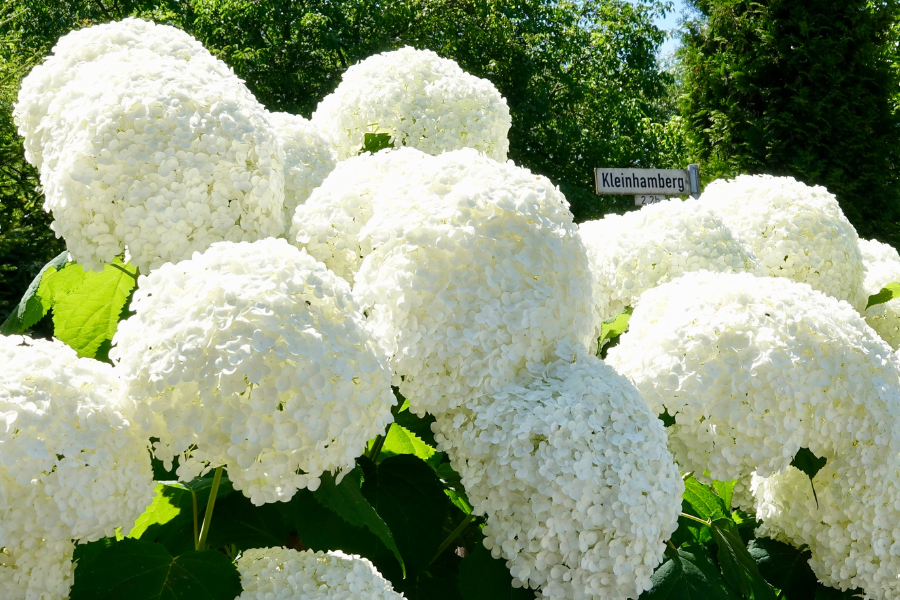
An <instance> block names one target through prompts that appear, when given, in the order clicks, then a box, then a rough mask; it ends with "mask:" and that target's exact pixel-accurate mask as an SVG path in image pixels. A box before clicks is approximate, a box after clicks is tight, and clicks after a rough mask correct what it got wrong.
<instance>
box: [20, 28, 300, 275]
mask: <svg viewBox="0 0 900 600" xmlns="http://www.w3.org/2000/svg"><path fill="white" fill-rule="evenodd" d="M92 29H93V28H92ZM76 33H80V32H76ZM71 35H75V34H71ZM83 38H87V39H83ZM64 41H65V42H66V43H63V42H60V44H59V45H58V48H63V49H67V50H71V49H72V48H74V47H80V45H79V44H90V42H91V39H90V37H89V36H85V35H82V36H80V37H78V38H77V39H76V40H64ZM75 42H78V43H77V44H76V43H75ZM76 54H77V53H76ZM175 54H177V53H175ZM55 59H57V56H56V55H54V56H52V57H50V59H49V60H48V64H51V67H50V68H48V70H50V71H56V70H59V69H61V68H62V66H60V65H57V64H53V63H54V61H55ZM57 62H62V63H65V62H66V59H64V58H62V57H59V60H58V61H57ZM211 64H212V63H210V61H209V60H196V61H195V60H185V59H184V57H182V56H180V55H178V56H172V55H170V54H159V53H157V52H155V51H154V49H150V48H145V47H142V46H140V45H127V44H126V45H124V46H122V47H121V49H119V50H118V51H115V52H113V51H106V52H102V53H100V54H98V55H97V56H96V58H94V59H93V60H91V61H90V62H84V63H79V65H78V67H77V68H75V69H73V71H72V75H71V77H70V78H68V81H66V83H65V84H64V85H62V86H61V87H59V88H58V89H55V88H50V89H44V88H42V87H40V86H41V84H42V83H47V84H48V85H49V84H50V83H53V81H52V80H53V78H52V77H50V78H47V77H43V75H44V74H46V70H45V71H39V70H37V69H36V70H35V72H33V73H32V74H30V75H29V76H28V77H26V80H25V82H24V84H23V88H22V91H21V92H20V95H19V100H18V103H17V104H16V109H15V110H16V120H17V124H18V125H19V128H20V131H21V133H22V134H23V135H24V136H25V143H26V145H27V146H28V147H31V148H39V149H40V150H39V154H40V157H39V159H35V164H37V165H38V166H39V167H40V173H41V183H42V185H43V186H44V194H45V205H44V208H45V209H46V210H48V211H50V212H52V213H53V216H54V222H53V225H52V228H53V230H54V231H55V232H56V234H57V235H58V236H60V237H63V238H65V240H66V245H67V247H68V248H69V251H70V252H71V253H72V254H73V256H74V257H75V258H76V259H77V260H78V262H79V263H81V264H83V265H85V266H86V267H87V268H91V269H95V270H97V269H100V268H101V267H102V265H103V264H105V263H108V262H110V261H111V260H112V259H113V257H115V256H116V255H118V254H120V253H121V252H122V251H123V250H124V249H126V248H127V249H128V250H129V251H130V253H131V256H132V260H133V261H134V262H133V264H134V265H135V266H136V267H138V268H139V269H140V270H141V271H143V272H147V271H149V270H150V269H153V268H156V267H158V266H159V265H161V264H163V263H165V262H170V261H178V260H181V259H184V258H187V257H190V256H191V254H192V253H193V252H194V251H198V250H199V251H202V250H204V249H206V248H207V247H209V245H210V244H212V243H214V242H216V241H221V240H229V241H252V240H256V239H259V238H261V237H269V236H277V235H281V234H282V233H284V227H285V226H284V215H283V202H284V181H283V156H284V152H283V150H282V148H281V144H280V143H279V142H278V140H277V138H276V135H275V133H274V131H273V130H272V128H271V127H270V125H269V123H268V121H267V119H266V111H265V109H264V108H263V107H262V105H260V104H259V103H258V102H257V101H256V100H255V98H253V95H252V94H251V93H250V92H249V90H247V88H246V87H245V86H244V85H243V83H242V82H241V81H240V80H239V79H237V78H236V77H234V76H233V75H230V76H226V73H225V72H222V70H221V69H219V70H217V69H215V68H212V67H211V66H210V65H211ZM32 78H35V79H36V80H35V81H32ZM64 79H65V78H64ZM48 82H49V83H48ZM35 114H40V115H42V117H41V118H40V120H39V122H36V123H34V122H31V121H30V120H32V119H33V118H34V117H33V116H32V115H35ZM35 152H36V151H35ZM32 154H33V155H34V156H37V155H36V154H34V152H32Z"/></svg>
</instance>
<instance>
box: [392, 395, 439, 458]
mask: <svg viewBox="0 0 900 600" xmlns="http://www.w3.org/2000/svg"><path fill="white" fill-rule="evenodd" d="M394 422H395V423H397V424H399V425H401V426H402V427H403V428H404V429H406V430H408V431H411V432H413V433H414V434H416V436H417V437H418V438H419V439H420V440H422V441H423V442H425V443H426V444H428V445H429V446H431V447H435V446H437V444H436V443H435V441H434V432H432V431H431V424H432V423H434V417H433V416H432V415H425V416H424V417H419V416H416V415H415V414H413V413H412V412H410V410H409V403H408V402H406V401H405V402H404V403H403V405H402V406H401V407H400V410H399V411H398V412H397V416H396V417H395V419H394Z"/></svg>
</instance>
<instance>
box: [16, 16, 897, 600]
mask: <svg viewBox="0 0 900 600" xmlns="http://www.w3.org/2000/svg"><path fill="white" fill-rule="evenodd" d="M15 118H16V120H17V123H18V126H19V127H20V131H21V133H22V135H23V137H24V143H25V147H26V151H27V154H28V159H29V160H30V161H31V162H32V164H34V165H35V166H36V167H37V168H38V169H39V170H40V173H41V178H42V184H43V185H44V189H45V194H46V198H47V202H46V206H45V208H46V209H47V210H48V211H50V212H51V213H52V214H53V217H54V230H55V231H56V232H57V234H58V235H60V236H61V237H63V238H64V239H65V241H66V245H67V248H68V250H67V251H66V252H64V253H63V254H62V255H60V256H59V257H57V258H56V259H54V260H53V261H52V262H51V263H49V264H48V265H47V266H46V267H45V268H44V270H43V271H42V272H41V273H40V274H39V275H38V277H37V278H36V280H35V281H34V283H33V285H32V286H31V287H30V288H29V290H28V291H27V292H26V294H25V296H24V297H23V299H22V301H21V303H20V305H19V307H17V309H16V310H15V311H14V312H13V314H12V315H11V316H10V318H9V319H8V320H7V321H6V322H5V323H3V324H2V326H0V333H2V334H3V335H2V337H0V594H2V597H3V598H12V599H27V600H62V599H65V598H70V599H71V600H87V599H95V598H107V599H112V598H129V599H130V600H150V599H155V598H160V597H165V598H173V599H180V598H185V599H187V598H191V599H192V600H194V599H196V598H203V599H204V600H235V599H247V600H249V599H257V598H258V599H265V600H278V599H288V598H328V599H335V600H351V599H354V600H355V599H359V600H362V599H363V598H366V599H371V598H384V599H395V598H407V599H408V600H425V599H426V598H427V599H428V600H463V599H465V600H496V599H497V598H510V599H511V600H512V599H515V600H520V599H521V600H524V599H526V598H536V597H537V598H554V599H560V600H561V599H573V600H601V599H603V600H606V599H622V600H624V599H628V598H631V599H635V598H645V599H660V598H687V597H690V598H716V599H718V598H723V599H734V598H744V599H747V600H751V599H753V600H776V599H778V598H784V599H786V600H796V599H798V598H816V599H818V600H821V599H822V598H846V599H848V600H849V598H853V597H858V596H859V597H865V598H874V599H879V600H881V599H885V600H886V599H889V598H895V597H897V596H898V594H900V578H898V575H897V574H898V573H900V561H898V560H897V559H896V556H900V527H898V522H900V516H898V513H897V510H898V509H897V507H898V506H900V476H898V473H900V464H898V462H897V461H898V458H897V457H898V456H900V358H898V356H897V354H895V352H894V350H893V348H892V347H891V345H896V343H897V341H896V340H897V337H895V335H894V334H895V333H896V331H895V330H896V323H894V321H895V320H896V319H894V309H895V306H894V304H896V302H900V299H898V298H900V283H897V281H896V280H897V279H898V278H900V269H897V268H896V266H897V265H898V264H900V258H898V255H897V253H896V251H894V250H893V249H890V248H887V247H885V246H883V245H880V244H878V243H877V242H871V241H860V240H858V238H857V236H856V232H855V231H853V229H852V227H851V226H850V225H849V223H848V222H847V221H846V219H845V218H844V216H843V214H842V213H841V212H840V209H839V207H838V205H837V203H836V201H835V200H834V197H833V196H831V195H830V194H828V192H827V191H826V190H824V189H822V188H812V187H808V186H805V185H803V184H801V183H799V182H796V181H794V180H792V179H789V178H774V177H768V176H754V177H748V176H742V177H738V178H737V179H736V180H734V181H731V182H715V183H714V184H712V185H710V186H709V188H708V189H707V191H706V193H705V194H704V197H703V198H701V199H700V200H698V201H693V200H689V201H681V200H670V201H668V202H665V203H662V204H661V205H657V206H649V207H645V208H642V209H641V210H639V211H636V212H634V213H631V214H628V215H625V216H621V217H618V216H617V217H613V216H610V217H606V218H604V219H601V220H599V221H595V222H592V223H584V224H582V225H581V226H580V227H579V226H577V225H576V224H575V223H574V222H573V218H572V214H571V212H570V210H569V204H568V202H567V200H566V198H565V196H564V195H563V194H562V193H561V192H560V191H559V189H558V188H557V187H555V186H554V185H553V183H552V182H551V181H549V180H548V179H547V178H545V177H542V176H539V175H535V174H533V173H531V172H530V171H528V170H527V169H524V168H521V167H519V166H517V165H515V164H514V163H513V162H512V161H506V151H507V149H508V140H507V137H506V136H507V132H508V130H509V127H510V120H509V111H508V110H507V107H506V102H505V100H504V99H503V98H502V97H501V96H500V95H499V93H497V90H496V88H494V87H493V85H491V84H490V83H489V82H487V81H485V80H482V79H479V78H477V77H474V76H472V75H469V74H467V73H465V72H463V71H462V70H461V69H460V68H459V67H458V65H456V64H455V63H453V62H452V61H448V60H445V59H443V58H441V57H438V56H437V55H436V54H434V53H432V52H428V51H421V50H415V49H412V48H403V49H401V50H398V51H395V52H386V53H384V54H380V55H377V56H374V57H371V58H369V59H367V60H365V61H363V62H361V63H359V64H357V65H354V66H352V67H351V68H350V69H348V70H347V72H346V74H345V75H344V78H343V80H342V82H341V83H340V84H339V85H338V87H337V89H336V90H335V92H334V94H332V95H331V96H329V97H327V98H325V99H324V100H323V101H322V103H321V105H320V106H319V108H318V109H317V110H316V111H315V113H314V114H313V115H312V119H310V120H307V119H305V118H303V117H301V116H298V115H288V114H281V113H270V112H268V111H267V110H266V109H265V108H264V107H263V106H262V105H260V104H259V103H258V102H257V101H256V99H255V98H254V97H253V95H252V94H251V93H250V92H249V90H248V89H247V88H246V87H245V86H244V85H243V83H242V82H241V81H240V80H238V79H237V78H236V77H235V76H234V75H233V73H232V72H231V70H230V69H229V68H228V67H227V66H226V65H224V64H223V63H222V62H221V61H219V60H218V59H216V58H215V57H213V56H212V55H211V54H209V53H208V52H207V51H206V50H205V49H203V47H202V46H201V45H200V44H199V43H198V42H197V41H196V40H194V39H192V38H191V37H190V36H188V35H187V34H184V33H183V32H180V31H178V30H176V29H174V28H171V27H168V26H162V25H155V24H153V23H149V22H146V21H141V20H135V19H129V20H125V21H122V22H118V23H109V24H107V25H99V26H93V27H88V28H85V29H83V30H80V31H78V32H74V33H71V34H69V35H67V36H65V37H64V38H62V39H61V40H60V41H59V43H58V44H57V46H56V47H55V48H54V50H53V54H52V55H51V56H49V57H48V58H47V59H46V60H45V61H44V63H42V64H41V65H39V66H38V67H36V68H35V69H34V70H33V72H32V73H31V74H30V75H29V76H28V77H26V79H25V80H24V82H23V85H22V90H21V93H20V96H19V102H18V103H17V105H16V107H15ZM41 319H48V320H52V326H53V331H54V335H55V336H56V338H58V339H55V340H51V341H48V340H41V339H32V338H31V337H29V336H28V335H27V334H28V332H29V330H30V328H31V327H32V326H33V325H34V324H35V323H37V322H38V321H40V320H41ZM22 334H26V335H22ZM785 565H789V568H785Z"/></svg>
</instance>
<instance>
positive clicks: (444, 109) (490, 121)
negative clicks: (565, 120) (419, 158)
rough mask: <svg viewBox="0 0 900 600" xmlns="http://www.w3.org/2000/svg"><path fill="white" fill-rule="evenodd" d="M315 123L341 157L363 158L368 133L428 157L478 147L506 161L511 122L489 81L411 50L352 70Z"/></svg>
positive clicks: (327, 99) (377, 57) (427, 53)
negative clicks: (388, 136)
mask: <svg viewBox="0 0 900 600" xmlns="http://www.w3.org/2000/svg"><path fill="white" fill-rule="evenodd" d="M312 122H313V124H314V125H316V126H317V127H318V128H319V129H320V130H321V131H322V132H324V133H325V134H326V135H327V136H328V137H329V138H330V139H331V142H332V143H333V144H334V146H335V148H336V149H337V153H338V159H340V160H343V159H345V158H350V157H351V156H356V155H357V154H359V152H360V150H361V149H362V148H363V145H364V143H365V134H366V133H388V134H390V136H391V141H392V142H393V144H394V147H397V148H399V147H400V146H412V147H413V148H418V149H419V150H422V151H424V152H427V153H428V154H435V155H436V154H440V153H441V152H444V151H447V150H457V149H459V148H475V149H476V150H479V151H480V152H484V153H485V154H487V155H488V156H490V157H491V158H494V159H496V160H506V153H507V151H508V150H509V140H508V139H507V137H506V136H507V133H508V132H509V128H510V125H511V124H512V120H511V118H510V115H509V108H508V107H507V105H506V100H505V99H504V98H503V96H501V95H500V92H498V91H497V88H495V87H494V85H493V84H492V83H491V82H489V81H487V80H486V79H481V78H478V77H475V76H474V75H470V74H469V73H466V72H465V71H463V70H462V69H460V68H459V65H457V64H456V63H455V62H454V61H452V60H448V59H445V58H441V57H439V56H438V55H437V54H435V53H434V52H431V51H430V50H416V49H414V48H409V47H405V48H402V49H400V50H396V51H393V52H384V53H383V54H376V55H375V56H370V57H369V58H367V59H366V60H364V61H362V62H359V63H357V64H355V65H353V66H352V67H350V68H349V69H347V70H346V71H345V72H344V75H343V76H342V79H341V83H340V84H339V85H338V87H337V89H336V90H335V91H334V92H333V93H331V94H329V95H328V96H326V97H325V98H324V99H323V100H322V102H320V103H319V106H318V107H317V108H316V111H315V112H314V113H313V116H312Z"/></svg>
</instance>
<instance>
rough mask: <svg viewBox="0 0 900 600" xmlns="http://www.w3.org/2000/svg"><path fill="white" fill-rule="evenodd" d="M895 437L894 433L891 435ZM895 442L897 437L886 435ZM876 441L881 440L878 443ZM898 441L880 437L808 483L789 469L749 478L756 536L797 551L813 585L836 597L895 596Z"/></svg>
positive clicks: (898, 584) (898, 588)
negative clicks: (846, 592)
mask: <svg viewBox="0 0 900 600" xmlns="http://www.w3.org/2000/svg"><path fill="white" fill-rule="evenodd" d="M893 429H894V430H896V429H897V428H896V426H895V427H893ZM893 433H894V434H895V436H896V434H897V431H894V432H893ZM879 438H881V439H879ZM896 440H897V437H894V438H893V439H892V440H891V441H890V443H884V442H885V438H884V437H883V435H882V434H881V432H877V433H874V432H873V439H872V440H867V441H866V442H865V443H860V444H859V446H858V450H859V451H858V452H849V453H847V454H844V455H836V456H833V457H829V458H828V463H827V464H826V465H825V467H823V468H822V469H821V470H820V471H819V472H818V473H817V474H816V476H815V478H814V479H813V484H812V485H815V494H813V488H812V485H811V484H810V481H809V478H808V477H807V476H806V474H805V473H803V472H801V471H800V470H798V469H795V468H794V467H788V468H787V469H786V470H785V471H784V472H782V473H777V474H774V475H771V476H769V477H767V478H762V477H758V476H754V478H753V483H752V489H753V493H754V495H755V497H756V502H757V518H758V519H759V520H760V521H761V525H760V527H759V528H758V529H757V535H764V536H768V537H772V538H775V539H777V540H780V541H782V542H785V543H788V544H793V545H794V546H797V547H799V546H801V545H803V544H806V545H808V546H809V548H810V552H811V554H812V556H811V558H810V560H809V564H810V567H812V570H813V572H814V573H815V574H816V577H817V578H818V579H819V581H821V582H823V583H825V584H827V585H830V586H832V587H836V588H840V589H848V588H849V589H853V588H862V589H863V590H864V591H865V593H866V598H873V599H875V600H889V599H892V598H897V597H898V594H900V580H898V578H897V573H898V572H900V557H898V547H900V541H898V536H897V533H896V531H897V530H896V526H897V522H898V521H900V509H898V508H897V507H898V506H900V476H898V468H900V464H898V459H897V446H898V444H897V443H896Z"/></svg>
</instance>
